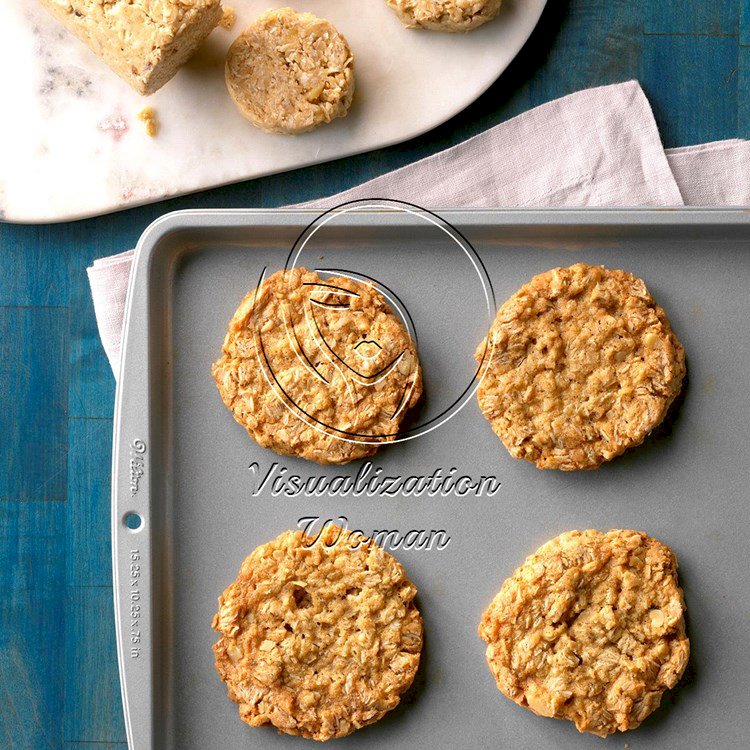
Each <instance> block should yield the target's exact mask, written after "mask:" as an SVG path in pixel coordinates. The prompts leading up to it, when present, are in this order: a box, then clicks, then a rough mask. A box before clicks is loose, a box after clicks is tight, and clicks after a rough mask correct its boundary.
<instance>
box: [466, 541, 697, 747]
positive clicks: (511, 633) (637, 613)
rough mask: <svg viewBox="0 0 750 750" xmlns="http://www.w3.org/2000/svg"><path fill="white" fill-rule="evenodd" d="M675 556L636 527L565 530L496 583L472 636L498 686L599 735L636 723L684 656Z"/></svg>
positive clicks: (673, 680) (675, 676)
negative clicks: (500, 583)
mask: <svg viewBox="0 0 750 750" xmlns="http://www.w3.org/2000/svg"><path fill="white" fill-rule="evenodd" d="M684 612H685V604H684V601H683V596H682V589H681V588H680V586H679V583H678V581H677V560H676V558H675V556H674V554H673V552H672V551H671V550H670V549H669V548H668V547H666V546H665V545H664V544H662V543H661V542H659V541H657V540H656V539H652V538H651V537H649V536H647V535H646V534H644V533H642V532H638V531H623V530H613V531H609V532H607V533H606V534H603V533H601V532H599V531H592V530H589V531H570V532H567V533H565V534H562V535H560V536H558V537H556V538H555V539H553V540H552V541H550V542H547V544H545V545H543V546H542V547H540V548H539V549H538V550H537V551H536V552H535V553H534V554H533V555H531V556H530V557H528V558H527V559H526V561H525V562H524V563H523V565H522V566H521V567H520V568H518V570H516V572H515V573H514V574H513V575H512V576H511V577H510V578H508V580H507V581H505V583H503V586H502V588H501V589H500V592H499V593H498V594H497V596H495V598H494V600H493V601H492V603H491V604H490V606H489V607H488V609H487V611H486V612H485V613H484V615H483V616H482V621H481V623H480V625H479V635H480V636H481V638H482V639H483V640H485V641H486V642H487V644H488V645H487V662H488V664H489V667H490V670H491V671H492V674H493V676H494V677H495V680H496V682H497V687H498V688H499V689H500V691H501V692H502V693H504V694H505V695H507V696H508V697H509V698H511V699H512V700H513V701H515V702H516V703H518V704H519V705H520V706H524V707H526V708H529V709H531V710H532V711H533V712H534V713H536V714H538V715H540V716H551V717H554V718H557V719H568V720H570V721H573V722H575V725H576V727H577V728H578V730H579V731H581V732H592V733H594V734H598V735H600V736H602V737H604V736H606V735H608V734H612V733H613V732H616V731H621V732H624V731H626V730H628V729H634V728H635V727H637V726H638V725H639V724H640V723H641V722H642V721H644V720H645V719H646V717H647V716H648V715H649V714H650V713H651V712H652V711H654V710H655V709H656V708H657V707H658V706H659V703H660V701H661V697H662V694H663V693H664V691H665V690H669V689H671V688H673V687H674V686H675V685H676V684H677V682H678V680H679V679H680V677H681V676H682V674H683V672H684V671H685V667H686V665H687V662H688V656H689V653H690V643H689V641H688V638H687V635H686V634H685V621H684Z"/></svg>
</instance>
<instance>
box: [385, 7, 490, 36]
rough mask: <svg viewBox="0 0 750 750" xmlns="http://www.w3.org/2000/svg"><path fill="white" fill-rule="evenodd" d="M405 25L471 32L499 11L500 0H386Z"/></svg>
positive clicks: (417, 27)
mask: <svg viewBox="0 0 750 750" xmlns="http://www.w3.org/2000/svg"><path fill="white" fill-rule="evenodd" d="M386 2H387V3H388V6H389V7H390V8H393V10H395V11H396V14H397V15H398V17H399V18H400V19H401V22H402V23H403V24H404V26H407V27H409V28H412V29H430V30H432V31H450V32H456V31H471V30H472V29H476V28H478V27H479V26H481V25H482V24H485V23H487V21H491V20H492V19H493V18H495V17H496V16H497V14H498V13H499V12H500V6H501V5H502V0H386Z"/></svg>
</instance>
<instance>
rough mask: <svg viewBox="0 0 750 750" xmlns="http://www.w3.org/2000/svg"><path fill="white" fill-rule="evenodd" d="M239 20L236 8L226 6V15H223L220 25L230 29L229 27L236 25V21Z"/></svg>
mask: <svg viewBox="0 0 750 750" xmlns="http://www.w3.org/2000/svg"><path fill="white" fill-rule="evenodd" d="M236 20H237V13H236V11H235V10H234V8H230V7H229V6H225V7H224V15H223V16H222V17H221V21H219V26H221V28H222V29H226V30H227V31H229V29H231V28H232V26H234V22H235V21H236Z"/></svg>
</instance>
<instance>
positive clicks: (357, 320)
mask: <svg viewBox="0 0 750 750" xmlns="http://www.w3.org/2000/svg"><path fill="white" fill-rule="evenodd" d="M358 213H360V214H367V215H368V222H367V228H368V231H369V235H368V238H369V239H368V244H369V242H372V236H373V234H375V235H376V234H377V231H378V230H390V231H393V227H394V225H396V226H403V225H404V224H405V222H406V223H407V224H408V226H409V228H410V230H414V229H416V230H417V232H421V233H422V234H424V232H425V230H428V231H429V232H430V233H431V236H435V235H434V233H435V232H437V233H438V236H439V237H440V238H441V241H442V242H444V243H449V245H450V247H451V249H454V250H455V251H457V252H458V253H460V254H461V256H462V257H463V258H465V259H466V261H468V264H469V266H468V268H469V269H470V270H469V273H468V275H469V277H470V278H471V284H472V287H473V291H472V294H471V295H470V296H471V299H472V300H476V303H474V302H472V304H475V306H476V307H479V308H480V311H481V314H482V316H483V317H484V316H486V327H485V329H484V330H485V331H487V330H489V327H490V325H491V323H492V321H493V319H494V317H495V311H496V303H495V294H494V290H493V288H492V284H491V282H490V279H489V276H488V274H487V270H486V268H485V266H484V263H483V262H482V260H481V258H480V257H479V255H478V254H477V252H476V250H475V249H474V247H473V246H472V245H471V243H470V242H469V241H468V240H467V238H466V237H464V235H463V234H462V233H461V232H460V231H458V229H456V228H455V227H454V226H452V225H451V224H450V223H448V222H447V221H445V219H443V218H442V217H440V216H439V215H438V214H436V213H434V212H432V211H428V210H427V209H424V208H421V207H420V206H417V205H414V204H410V203H405V202H401V201H394V200H384V199H368V200H358V201H352V202H349V203H343V204H341V205H339V206H336V207H335V208H332V209H330V210H328V211H326V212H325V213H323V214H321V215H320V216H318V217H317V218H316V219H315V220H314V221H313V222H312V223H311V224H310V225H309V226H307V227H306V229H305V230H304V231H303V232H302V233H301V234H300V235H299V237H298V238H297V240H296V242H295V243H294V246H293V247H292V249H291V251H290V252H289V255H288V257H287V260H286V263H285V266H284V269H283V279H284V280H283V281H282V282H281V289H282V290H284V285H286V291H285V293H282V294H277V296H278V299H277V304H278V305H279V310H280V312H281V317H282V319H283V320H282V324H283V333H282V332H281V331H280V327H279V326H278V325H277V326H274V327H271V326H267V325H263V324H262V320H261V318H260V317H258V318H256V321H257V325H256V329H255V332H254V338H255V341H256V347H255V349H256V355H257V362H258V366H259V368H260V369H261V371H262V372H263V375H264V377H265V379H266V381H267V383H268V385H269V387H270V388H271V390H272V391H273V393H274V394H275V395H276V396H277V398H278V399H279V401H280V402H281V404H283V406H284V407H285V408H286V409H288V410H289V411H290V412H292V413H293V414H294V415H295V416H296V417H297V418H298V419H300V420H301V421H302V422H304V423H305V424H306V425H307V426H308V427H310V428H312V429H315V430H318V431H320V432H323V433H325V434H326V435H329V436H333V437H335V438H337V439H338V440H342V441H346V442H354V443H363V444H370V445H377V444H383V443H391V442H404V441H407V440H413V439H414V438H417V437H419V436H421V435H425V434H427V433H428V432H431V431H432V430H434V429H437V428H438V427H440V426H441V425H443V424H445V423H446V422H447V421H448V420H449V419H451V418H452V417H453V416H455V415H456V414H457V413H458V412H459V411H461V409H463V407H464V406H465V405H466V404H467V403H468V402H469V400H470V399H471V397H472V396H473V395H474V394H475V393H476V390H477V388H478V386H479V382H480V375H481V374H482V373H483V372H486V368H487V366H488V365H489V363H490V362H491V359H492V354H493V349H494V342H488V341H487V340H485V342H484V347H483V350H482V352H481V356H480V361H479V363H478V365H477V366H476V367H475V368H473V370H472V373H471V377H470V378H469V377H467V379H466V381H465V382H463V383H462V385H460V386H459V387H458V388H456V389H455V392H453V393H451V394H450V397H449V398H448V399H447V403H448V405H447V406H445V407H444V408H443V407H441V408H440V409H439V411H438V413H436V414H433V415H431V416H424V417H423V418H420V411H422V410H421V409H420V408H419V405H417V406H416V408H413V409H410V406H412V405H413V403H414V402H415V401H416V396H415V390H416V389H417V388H421V376H420V369H419V368H420V365H419V361H418V359H417V357H418V354H419V350H418V344H419V335H418V331H417V326H416V324H415V319H414V316H413V315H412V314H411V312H410V310H409V305H407V299H406V298H405V296H406V295H405V294H403V293H402V294H399V291H398V290H397V289H396V288H394V287H395V284H394V283H393V281H392V280H391V284H390V285H386V284H384V283H383V282H382V281H381V280H379V279H378V278H376V277H375V276H373V275H372V274H371V273H370V274H366V273H364V272H363V271H362V270H360V269H358V268H356V267H345V268H344V267H329V266H328V265H326V264H324V263H322V262H321V260H322V259H323V258H324V257H325V256H324V255H323V256H321V255H320V254H319V247H318V248H317V250H316V252H315V254H314V257H315V262H314V264H312V263H303V262H302V260H303V259H304V258H305V257H306V255H307V256H312V255H313V245H314V242H318V243H321V242H322V243H323V244H324V246H325V243H326V240H325V237H324V235H325V232H326V231H327V230H331V229H333V228H335V230H336V237H337V241H336V242H337V244H338V245H341V237H342V236H343V237H346V236H347V235H346V231H347V230H346V227H347V225H348V226H349V227H351V231H352V232H355V231H356V230H357V229H358V228H359V227H360V226H361V224H360V223H357V222H355V223H352V222H351V217H352V215H353V214H358ZM342 232H343V234H342ZM352 241H354V240H352ZM375 241H377V240H375ZM426 251H427V249H426V250H425V252H426ZM402 252H403V253H405V254H407V253H409V252H410V248H408V247H403V248H402ZM377 254H378V251H377V250H375V251H373V252H372V253H371V254H370V259H372V258H373V257H374V256H376V255H377ZM420 260H424V261H425V262H430V261H431V258H430V257H424V259H423V258H422V256H421V255H420ZM336 265H337V266H338V265H341V264H340V263H337V264H336ZM266 271H267V269H265V268H264V269H263V272H262V274H261V277H260V279H259V281H258V285H257V287H258V288H257V291H256V297H257V295H258V294H261V295H262V294H265V293H266V292H267V290H265V291H264V286H263V282H264V281H265V280H266V278H267V272H266ZM393 275H394V274H393V272H391V274H390V276H391V277H392V276H393ZM411 286H413V284H412V285H411ZM278 288H279V287H278V282H277V289H278ZM412 294H413V292H412ZM256 303H258V300H257V299H256V300H254V301H253V307H255V305H256ZM409 303H410V304H413V301H412V300H411V299H410V300H409ZM373 310H376V311H377V314H375V313H373V312H372V311H373ZM396 319H397V321H398V323H397V322H396ZM446 333H447V335H448V336H450V332H446ZM415 354H416V355H417V356H415ZM451 364H453V365H456V366H459V367H461V366H462V364H463V359H462V360H461V361H460V362H459V361H458V360H457V361H456V362H452V363H451ZM292 372H296V373H302V376H299V375H298V376H295V377H292V376H291V375H290V373H292ZM306 384H309V385H306ZM416 395H418V392H417V394H416ZM321 402H325V404H326V406H327V408H326V409H322V410H321V409H318V408H316V407H317V406H318V405H319V404H320V403H321ZM384 403H388V404H389V407H388V410H387V413H386V414H385V416H383V414H380V415H379V416H378V418H377V419H374V420H372V422H368V421H367V420H365V423H367V424H371V423H372V424H374V425H375V427H374V428H373V429H370V430H369V431H368V430H367V429H365V430H362V429H361V428H360V429H352V427H351V426H350V425H349V424H348V422H349V421H350V420H348V419H346V418H345V415H346V414H347V413H349V414H351V413H352V412H356V411H357V410H366V409H372V408H373V404H377V405H379V406H382V404H384ZM331 407H333V408H331ZM321 412H325V413H329V414H330V413H334V414H336V415H337V418H340V419H341V421H340V423H338V424H332V423H331V422H333V421H334V420H333V419H330V418H329V419H327V420H326V419H322V420H321V419H320V418H319V415H320V413H321ZM407 412H408V414H407ZM353 421H354V422H356V423H357V424H361V423H362V422H361V421H358V420H353Z"/></svg>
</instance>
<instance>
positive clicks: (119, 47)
mask: <svg viewBox="0 0 750 750" xmlns="http://www.w3.org/2000/svg"><path fill="white" fill-rule="evenodd" d="M41 3H42V5H44V7H45V8H47V10H49V12H50V13H52V15H54V16H55V17H56V18H57V19H59V20H60V21H61V22H62V23H63V24H65V26H66V27H67V28H68V29H69V30H70V31H72V32H73V33H74V34H75V35H76V36H77V37H78V38H79V39H81V40H82V41H83V42H84V43H85V44H87V45H88V46H89V47H90V48H91V49H92V50H93V52H94V53H96V54H97V55H99V57H101V58H102V60H104V62H106V63H107V65H109V66H110V68H112V70H114V71H115V73H117V74H118V75H120V76H122V78H124V79H125V80H126V81H127V82H128V83H129V84H130V85H131V86H132V87H133V88H134V89H135V90H136V91H137V92H138V93H139V94H146V95H148V94H153V93H154V92H155V91H157V90H158V89H160V88H161V87H162V86H163V85H164V84H165V83H166V82H167V81H169V80H170V79H171V78H172V77H173V76H174V75H175V73H177V71H178V70H179V69H180V67H181V66H182V65H183V64H184V63H185V62H187V60H188V59H189V58H190V57H191V56H192V55H193V53H194V52H195V51H196V50H197V49H198V47H199V46H200V45H201V44H202V43H203V40H204V39H205V38H206V37H207V36H208V35H209V34H210V33H211V31H213V29H214V28H216V25H217V24H218V23H219V21H220V19H221V14H222V10H221V0H107V2H103V0H41Z"/></svg>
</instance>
